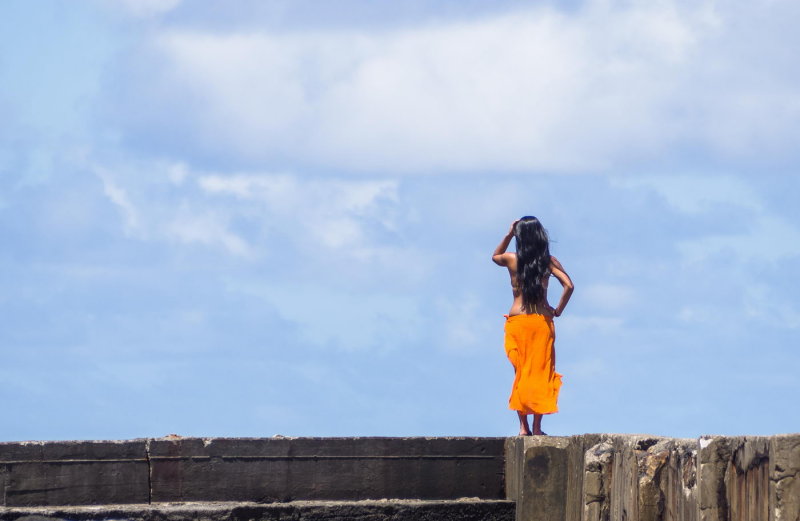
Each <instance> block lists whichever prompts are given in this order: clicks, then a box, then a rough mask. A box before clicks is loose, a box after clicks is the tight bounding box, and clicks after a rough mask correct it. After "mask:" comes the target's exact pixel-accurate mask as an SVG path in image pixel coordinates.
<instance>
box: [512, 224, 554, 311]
mask: <svg viewBox="0 0 800 521" xmlns="http://www.w3.org/2000/svg"><path fill="white" fill-rule="evenodd" d="M514 238H515V239H516V242H517V278H518V280H519V287H520V290H521V293H522V307H523V309H524V310H525V311H526V312H527V313H530V312H531V311H532V310H533V308H534V306H536V305H537V304H539V303H540V302H542V301H543V300H544V299H545V297H546V295H545V290H544V280H545V278H546V277H547V276H549V275H550V240H549V239H548V237H547V230H545V229H544V226H542V223H541V222H540V221H539V219H537V218H536V217H531V216H525V217H522V218H521V219H520V220H519V221H517V224H516V226H514Z"/></svg>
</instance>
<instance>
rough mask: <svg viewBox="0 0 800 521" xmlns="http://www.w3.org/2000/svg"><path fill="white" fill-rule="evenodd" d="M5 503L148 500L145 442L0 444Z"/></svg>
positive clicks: (77, 502)
mask: <svg viewBox="0 0 800 521" xmlns="http://www.w3.org/2000/svg"><path fill="white" fill-rule="evenodd" d="M0 468H1V469H2V473H1V474H0V476H2V477H0V481H1V483H0V484H2V487H3V488H2V491H3V497H2V500H3V502H2V504H3V505H4V506H23V505H83V504H118V503H142V502H147V501H148V500H149V497H150V489H149V476H148V468H149V467H148V461H147V453H146V442H145V440H133V441H63V442H18V443H0Z"/></svg>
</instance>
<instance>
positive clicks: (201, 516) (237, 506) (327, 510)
mask: <svg viewBox="0 0 800 521" xmlns="http://www.w3.org/2000/svg"><path fill="white" fill-rule="evenodd" d="M111 519H113V520H125V521H245V520H247V521H512V520H513V519H514V502H513V501H497V500H490V501H486V500H481V501H478V500H457V501H414V500H384V501H358V502H311V501H297V502H292V503H273V504H258V503H184V504H154V505H126V506H116V507H102V508H98V507H70V508H68V507H61V508H52V507H50V508H42V507H39V508H10V509H2V510H0V520H4V521H5V520H8V521H100V520H111Z"/></svg>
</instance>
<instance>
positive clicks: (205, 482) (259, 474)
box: [0, 437, 505, 507]
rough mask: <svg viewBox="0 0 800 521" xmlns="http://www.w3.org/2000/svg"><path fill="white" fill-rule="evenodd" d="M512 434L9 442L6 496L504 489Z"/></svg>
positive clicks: (165, 497)
mask: <svg viewBox="0 0 800 521" xmlns="http://www.w3.org/2000/svg"><path fill="white" fill-rule="evenodd" d="M504 442H505V438H205V439H203V438H180V437H175V438H160V439H142V440H131V441H119V442H109V441H72V442H22V443H0V490H2V492H3V497H2V506H6V507H10V506H40V505H114V504H126V503H157V502H178V501H254V502H260V503H270V502H278V501H280V502H287V501H293V500H361V499H383V498H396V499H458V498H462V497H478V498H481V499H504V495H505V494H504V481H503V475H504V463H505V462H504Z"/></svg>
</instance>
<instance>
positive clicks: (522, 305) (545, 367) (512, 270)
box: [492, 217, 574, 436]
mask: <svg viewBox="0 0 800 521" xmlns="http://www.w3.org/2000/svg"><path fill="white" fill-rule="evenodd" d="M512 237H514V238H516V242H517V252H516V253H507V252H506V250H507V249H508V244H509V243H510V242H511V238H512ZM492 260H493V261H494V262H495V264H497V265H498V266H505V267H506V268H508V274H509V275H510V276H511V290H512V292H513V294H514V303H513V304H512V305H511V311H509V312H508V315H506V327H505V333H506V338H505V348H506V355H508V359H509V360H510V361H511V365H513V366H514V385H513V387H512V388H511V397H510V398H509V400H508V407H509V408H510V409H513V410H515V411H517V415H518V416H519V434H520V436H529V435H531V434H541V435H544V434H545V433H544V432H542V415H544V414H552V413H554V412H558V391H559V389H560V388H561V375H560V374H558V373H556V372H555V367H556V354H555V349H554V347H553V344H554V342H555V338H556V334H555V328H554V326H553V317H554V316H555V317H558V316H561V313H563V312H564V308H565V307H566V306H567V302H569V298H570V296H571V295H572V290H573V288H574V286H573V285H572V280H570V278H569V275H567V273H566V272H565V271H564V267H563V266H562V265H561V263H560V262H558V259H556V258H555V257H551V256H550V245H549V240H548V238H547V231H545V229H544V227H542V223H540V222H539V219H537V218H536V217H523V218H522V219H520V220H518V221H514V222H513V223H512V224H511V229H510V230H509V231H508V233H507V234H506V236H505V237H504V238H503V240H502V241H501V242H500V244H499V245H498V246H497V248H496V249H495V250H494V254H493V255H492ZM551 275H552V276H554V277H555V278H557V279H558V281H559V282H560V283H561V286H562V287H563V292H562V293H561V299H560V300H559V301H558V306H557V307H555V308H552V307H550V304H548V303H547V285H548V282H549V280H550V276H551ZM529 414H533V431H531V428H530V427H528V415H529Z"/></svg>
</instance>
